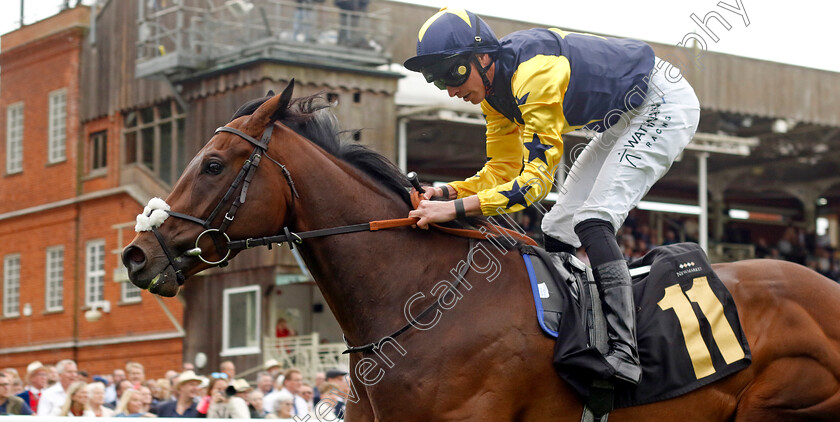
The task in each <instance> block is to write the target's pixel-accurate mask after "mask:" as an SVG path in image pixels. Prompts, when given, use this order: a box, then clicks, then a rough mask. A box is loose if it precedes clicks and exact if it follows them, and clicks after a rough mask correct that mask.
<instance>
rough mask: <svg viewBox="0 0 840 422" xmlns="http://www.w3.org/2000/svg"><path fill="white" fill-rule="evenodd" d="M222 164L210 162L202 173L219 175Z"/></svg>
mask: <svg viewBox="0 0 840 422" xmlns="http://www.w3.org/2000/svg"><path fill="white" fill-rule="evenodd" d="M222 168H223V167H222V164H221V163H219V162H217V161H211V162H209V163H207V165H205V166H204V172H205V173H207V174H219V173H221V172H222Z"/></svg>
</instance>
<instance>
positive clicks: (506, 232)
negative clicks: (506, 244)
mask: <svg viewBox="0 0 840 422" xmlns="http://www.w3.org/2000/svg"><path fill="white" fill-rule="evenodd" d="M273 129H274V125H273V124H271V125H269V126H268V127H267V128H266V129H265V131H264V132H263V134H262V136H261V139H260V140H257V139H255V138H253V137H251V136H250V135H248V134H246V133H244V132H242V131H240V130H238V129H234V128H230V127H227V126H223V127H220V128H218V129H216V132H215V134H218V133H219V132H228V133H232V134H234V135H236V136H239V137H240V138H242V139H244V140H246V141H248V142H250V143H251V144H253V145H254V151H253V152H252V153H251V157H250V158H249V159H247V160H245V162H244V163H243V165H242V168H241V169H240V170H239V173H238V174H237V175H236V178H234V180H233V182H232V183H231V185H230V187H229V188H228V190H227V192H225V194H224V195H223V196H222V199H221V200H220V201H219V203H218V204H216V207H215V208H213V211H211V212H210V215H209V216H208V217H207V219H204V220H202V219H201V218H198V217H194V216H191V215H189V214H183V213H179V212H175V211H172V210H170V209H169V205H167V204H166V203H165V202H164V201H163V200H160V199H158V198H153V199H152V200H150V201H149V206H147V207H146V210H144V212H143V213H142V214H140V215H139V216H138V217H137V220H138V224H137V226H136V227H135V230H137V231H147V230H148V231H151V232H152V233H154V235H155V237H156V238H157V240H158V243H160V246H161V249H163V252H164V254H165V255H166V258H167V259H168V260H169V265H170V266H171V267H172V269H173V270H174V271H175V276H176V279H177V282H178V285H183V284H184V281H185V277H184V275H183V273H182V272H181V269H180V268H178V266H177V265H176V262H177V261H179V258H178V257H173V255H172V253H171V252H170V251H169V248H167V247H166V244H165V242H164V239H163V236H162V235H161V234H160V232H159V230H158V229H159V227H160V225H161V224H163V221H164V220H165V219H166V217H168V216H172V217H176V218H180V219H183V220H187V221H190V222H193V223H196V224H199V225H201V226H202V227H203V228H204V229H205V230H204V231H203V232H201V234H199V235H198V237H196V239H195V248H193V249H191V250H189V251H187V252H185V255H189V256H195V257H197V258H198V259H200V260H201V261H202V262H204V263H206V264H208V265H218V266H220V267H222V266H225V265H227V261H228V258H229V257H230V253H231V251H232V250H236V249H250V248H253V247H257V246H268V247H269V248H271V245H272V244H275V243H277V244H283V243H288V245H289V249H294V244H295V243H297V244H301V243H303V240H304V239H312V238H317V237H324V236H333V235H338V234H345V233H356V232H363V231H372V232H373V231H379V230H386V229H392V228H397V227H407V226H412V225H414V224H416V223H417V221H419V219H418V218H416V217H409V218H396V219H390V220H377V221H371V222H368V223H360V224H352V225H347V226H340V227H332V228H326V229H317V230H310V231H306V232H300V233H294V232H292V231H290V230H289V228H288V227H284V228H283V234H279V235H275V236H264V237H258V238H248V239H244V240H230V237H229V236H228V235H227V233H226V230H227V229H228V227H229V226H230V224H231V223H233V221H234V218H235V216H236V212H237V210H238V209H239V207H240V206H241V205H242V204H244V203H245V199H246V197H247V194H248V187H249V185H250V183H251V180H252V179H253V177H254V174H255V173H256V170H257V167H259V164H260V160H261V159H262V157H263V156H265V157H266V158H268V159H269V160H271V161H272V162H273V163H274V164H276V165H277V166H279V167H280V169H281V170H282V172H283V176H284V177H285V179H286V182H287V183H288V185H289V187H290V188H291V191H292V207H291V208H294V199H295V198H296V197H297V198H299V197H300V196H299V195H298V192H297V190H296V189H295V183H294V181H293V180H292V176H291V174H290V173H289V171H288V169H286V166H284V165H283V164H281V163H279V162H278V161H276V160H274V159H272V158H271V157H269V156H268V155H266V152H268V143H269V142H270V141H271V135H272V132H273ZM240 184H241V185H242V189H241V191H240V192H239V195H238V196H236V197H235V198H234V200H233V202H232V203H231V205H230V208H229V209H228V211H227V212H226V213H225V215H224V218H223V219H222V222H221V224H220V225H219V227H218V228H213V227H211V224H212V221H213V220H215V219H216V217H217V216H218V215H219V213H220V212H221V210H222V207H223V206H224V205H225V204H226V203H227V202H228V201H230V199H231V197H233V196H234V194H235V192H236V190H237V189H238V188H239V185H240ZM420 195H421V194H420V192H418V190H417V189H412V192H411V203H412V207H413V208H416V207H417V205H418V204H419V203H420V201H421V200H422V197H421V196H420ZM159 210H161V211H164V212H165V213H166V214H165V215H164V216H163V217H162V218H160V215H159V214H157V220H155V221H154V222H152V220H151V219H152V218H155V216H153V214H155V213H157V212H158V211H159ZM143 219H145V220H146V222H144V223H141V221H143ZM430 226H432V227H434V228H435V229H437V230H440V231H442V232H443V233H446V234H449V235H453V236H458V237H466V238H469V239H470V249H472V248H473V247H474V245H475V242H476V240H492V239H494V238H499V237H502V236H508V237H513V238H516V239H518V240H519V241H521V242H523V243H527V244H530V245H533V246H536V242H535V241H534V240H533V239H531V238H530V237H527V236H524V235H522V234H520V233H519V232H517V231H513V230H510V229H506V228H504V227H499V226H496V225H493V224H490V223H485V224H484V225H483V227H482V228H484V230H483V231H482V230H467V229H454V228H449V227H443V226H441V225H439V224H430ZM490 228H493V229H494V230H496V232H497V233H499V234H497V235H496V234H491V233H490V232H489V229H490ZM210 233H219V234H220V235H221V236H222V237H224V240H225V243H224V244H222V241H221V239H220V238H218V237H214V238H212V240H213V243H214V245H215V248H216V254H217V255H221V251H222V248H223V247H224V248H226V249H227V252H226V253H225V255H224V257H222V258H221V259H219V260H218V261H210V260H208V259H206V258H204V257H203V256H202V250H201V248H200V247H199V246H198V244H199V242H200V241H201V238H202V237H203V236H204V235H206V234H210ZM468 260H469V255H468ZM468 264H469V262H468ZM469 268H470V266H469V265H465V266H464V267H463V268H461V270H460V271H459V274H458V279H457V281H456V282H455V284H453V285H451V286H450V288H449V291H453V290H457V289H458V286H460V285H461V280H462V279H463V278H464V276H465V275H466V273H467V271H468V270H469ZM158 282H160V280H158V281H155V282H153V283H151V284H150V285H149V289H150V290H151V289H152V288H153V287H154V286H155V285H156V284H157V283H158ZM441 300H442V297H439V298H438V300H435V301H434V303H432V304H430V305H429V306H428V307H427V308H426V309H425V310H424V311H423V312H421V313H420V314H419V315H418V316H417V317H414V318H412V320H411V321H409V322H408V324H406V325H405V326H403V327H402V328H400V329H398V330H396V331H395V332H393V333H392V334H391V335H390V336H387V337H390V338H396V337H397V336H399V335H400V334H402V333H404V332H406V331H408V330H409V329H410V328H411V327H412V326H414V325H415V324H416V323H417V322H418V320H419V319H420V318H423V317H425V316H426V315H428V314H429V313H430V312H432V311H433V310H435V309H437V308H438V307H439V306H440V305H441V303H440V301H441ZM387 337H386V338H387ZM346 343H347V341H346V339H345V344H346ZM347 346H348V348H347V350H345V351H344V353H345V354H346V353H359V352H361V353H364V352H370V351H373V350H374V349H375V348H376V346H377V343H369V344H366V345H364V346H357V347H350V345H349V344H347Z"/></svg>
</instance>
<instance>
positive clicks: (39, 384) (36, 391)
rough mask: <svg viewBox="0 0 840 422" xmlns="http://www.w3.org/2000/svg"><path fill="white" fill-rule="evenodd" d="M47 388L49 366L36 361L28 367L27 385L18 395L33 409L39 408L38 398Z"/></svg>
mask: <svg viewBox="0 0 840 422" xmlns="http://www.w3.org/2000/svg"><path fill="white" fill-rule="evenodd" d="M46 388H47V368H46V367H44V365H43V364H42V363H41V362H39V361H37V360H36V361H35V362H32V363H30V364H29V365H28V366H27V367H26V387H24V391H23V392H22V393H20V394H18V395H17V396H18V397H20V398H21V399H23V402H24V403H26V404H27V405H28V406H29V407H30V408H31V409H38V400H40V398H41V394H42V393H43V392H44V390H45V389H46Z"/></svg>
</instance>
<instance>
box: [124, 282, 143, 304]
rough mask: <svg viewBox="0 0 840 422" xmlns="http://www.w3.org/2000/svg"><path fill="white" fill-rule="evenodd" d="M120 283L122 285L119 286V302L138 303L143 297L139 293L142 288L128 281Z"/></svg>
mask: <svg viewBox="0 0 840 422" xmlns="http://www.w3.org/2000/svg"><path fill="white" fill-rule="evenodd" d="M120 284H121V285H122V287H120V302H122V303H139V302H140V301H141V300H142V299H143V297H142V296H140V293H142V292H143V290H141V289H140V288H139V287H137V286H135V285H134V284H132V283H130V282H128V281H123V282H122V283H120Z"/></svg>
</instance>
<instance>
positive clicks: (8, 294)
mask: <svg viewBox="0 0 840 422" xmlns="http://www.w3.org/2000/svg"><path fill="white" fill-rule="evenodd" d="M3 316H4V317H16V316H20V254H14V255H6V257H5V258H4V259H3Z"/></svg>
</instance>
